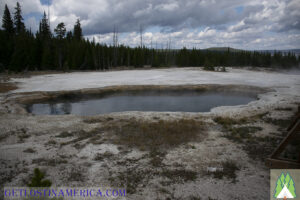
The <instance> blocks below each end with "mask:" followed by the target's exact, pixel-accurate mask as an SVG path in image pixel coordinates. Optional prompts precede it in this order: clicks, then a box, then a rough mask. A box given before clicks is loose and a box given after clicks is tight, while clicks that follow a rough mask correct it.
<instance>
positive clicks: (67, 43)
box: [0, 3, 300, 72]
mask: <svg viewBox="0 0 300 200" xmlns="http://www.w3.org/2000/svg"><path fill="white" fill-rule="evenodd" d="M13 14H14V16H13V17H12V15H11V12H10V10H9V8H8V7H7V5H5V8H4V14H3V18H2V29H0V71H14V72H21V71H34V70H63V71H68V70H107V69H113V68H116V67H119V66H127V67H134V68H141V67H144V66H151V67H170V66H178V67H186V66H194V67H197V66H225V67H226V66H233V67H234V66H239V67H243V66H253V67H279V68H291V67H299V63H300V57H299V56H298V57H297V56H296V55H295V54H294V53H292V52H288V53H282V52H275V53H274V54H273V55H272V54H271V53H269V52H258V51H232V50H231V49H230V48H228V49H227V51H213V50H200V49H196V48H193V49H187V48H185V47H184V48H182V49H176V50H175V49H170V48H169V47H170V45H167V48H166V49H154V48H147V47H145V46H144V45H143V44H142V42H141V45H140V46H138V47H134V48H133V47H129V46H125V45H119V44H118V38H117V34H116V33H115V32H114V37H113V45H107V44H99V43H96V42H95V41H94V40H92V41H89V40H88V39H84V37H83V34H82V28H81V24H80V20H79V19H78V20H77V21H76V23H75V25H74V28H73V31H68V32H67V31H66V27H65V24H64V23H63V22H61V23H59V24H58V25H57V26H56V28H55V29H54V34H53V33H52V32H51V30H50V25H49V20H48V17H47V15H46V13H45V12H44V15H43V18H42V19H41V21H40V24H39V30H38V31H37V32H36V33H32V31H31V30H28V29H27V28H26V27H25V24H24V19H23V17H22V11H21V6H20V4H19V3H17V4H16V7H15V8H14V13H13ZM141 34H142V33H141ZM141 36H142V35H141Z"/></svg>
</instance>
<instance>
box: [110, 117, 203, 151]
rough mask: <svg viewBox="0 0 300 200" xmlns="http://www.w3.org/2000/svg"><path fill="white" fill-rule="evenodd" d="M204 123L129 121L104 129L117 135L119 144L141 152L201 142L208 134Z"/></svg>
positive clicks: (112, 124)
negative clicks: (138, 149)
mask: <svg viewBox="0 0 300 200" xmlns="http://www.w3.org/2000/svg"><path fill="white" fill-rule="evenodd" d="M204 127H205V126H204V123H203V122H202V121H196V120H193V119H180V120H172V121H163V120H160V121H158V122H149V121H141V120H137V119H129V120H127V121H122V122H119V123H116V122H111V123H107V124H106V125H105V126H104V129H105V130H107V131H109V132H113V134H112V135H116V136H118V137H116V138H115V139H114V141H115V142H116V143H117V144H126V145H128V146H134V147H137V148H140V149H141V150H149V149H153V148H159V147H164V148H168V147H174V146H178V145H180V144H184V143H188V142H190V141H201V140H202V139H203V138H204V137H205V136H206V135H207V134H206V132H205V131H204Z"/></svg>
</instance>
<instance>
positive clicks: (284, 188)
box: [274, 173, 296, 199]
mask: <svg viewBox="0 0 300 200" xmlns="http://www.w3.org/2000/svg"><path fill="white" fill-rule="evenodd" d="M274 197H275V198H277V199H294V198H296V191H295V182H294V181H293V178H292V177H291V176H290V174H289V173H287V174H286V175H284V173H282V174H281V175H280V176H279V177H278V179H277V183H276V188H275V193H274Z"/></svg>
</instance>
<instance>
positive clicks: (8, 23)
mask: <svg viewBox="0 0 300 200" xmlns="http://www.w3.org/2000/svg"><path fill="white" fill-rule="evenodd" d="M2 28H3V29H4V31H5V32H6V33H7V34H8V35H9V36H11V35H12V34H13V33H14V24H13V20H12V18H11V15H10V12H9V9H8V7H7V5H6V4H5V8H4V13H3V17H2Z"/></svg>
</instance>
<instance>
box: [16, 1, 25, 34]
mask: <svg viewBox="0 0 300 200" xmlns="http://www.w3.org/2000/svg"><path fill="white" fill-rule="evenodd" d="M14 14H15V15H14V24H15V27H16V34H20V33H24V32H25V25H24V22H23V20H24V19H23V17H22V10H21V6H20V4H19V2H17V6H16V7H15V13H14Z"/></svg>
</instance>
